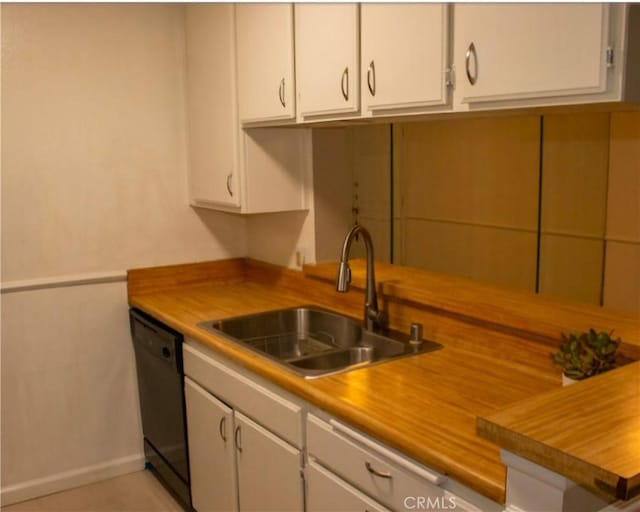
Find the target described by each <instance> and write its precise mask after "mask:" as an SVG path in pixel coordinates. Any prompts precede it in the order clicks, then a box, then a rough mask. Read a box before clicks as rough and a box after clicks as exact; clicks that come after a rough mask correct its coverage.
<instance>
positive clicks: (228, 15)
mask: <svg viewBox="0 0 640 512" xmlns="http://www.w3.org/2000/svg"><path fill="white" fill-rule="evenodd" d="M233 14H234V13H233V5H232V4H189V5H187V6H186V17H185V29H186V50H187V109H188V119H189V170H188V172H189V191H190V196H191V202H192V203H193V204H195V205H198V206H213V207H215V206H223V207H232V208H233V207H238V206H240V193H239V176H238V174H239V168H238V167H239V165H238V152H237V147H238V141H237V139H238V135H239V132H238V128H237V126H238V122H237V113H236V107H235V104H236V82H235V51H234V48H235V42H234V39H235V37H234V23H233ZM221 77H224V78H223V79H221Z"/></svg>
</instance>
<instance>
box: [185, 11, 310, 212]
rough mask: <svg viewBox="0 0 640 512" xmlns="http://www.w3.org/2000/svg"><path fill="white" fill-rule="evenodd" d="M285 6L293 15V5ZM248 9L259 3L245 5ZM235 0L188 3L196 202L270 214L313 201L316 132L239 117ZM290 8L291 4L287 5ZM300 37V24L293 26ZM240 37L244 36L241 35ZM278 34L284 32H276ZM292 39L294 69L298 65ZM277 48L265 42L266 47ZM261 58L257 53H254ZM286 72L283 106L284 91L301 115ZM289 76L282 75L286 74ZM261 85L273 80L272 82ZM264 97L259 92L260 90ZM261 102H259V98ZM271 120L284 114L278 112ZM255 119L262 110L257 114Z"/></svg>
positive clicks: (192, 194)
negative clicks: (247, 123) (250, 124)
mask: <svg viewBox="0 0 640 512" xmlns="http://www.w3.org/2000/svg"><path fill="white" fill-rule="evenodd" d="M260 7H264V8H265V9H266V11H267V12H269V13H273V12H272V10H271V7H277V8H278V9H281V8H284V11H278V12H284V13H285V14H286V13H288V14H289V20H290V21H291V15H292V7H291V5H289V6H288V7H286V6H283V5H282V4H279V5H276V6H272V5H264V6H260ZM237 8H238V9H239V10H240V11H242V12H245V14H246V15H247V16H248V14H249V13H253V10H254V8H255V9H258V7H257V6H251V5H242V6H238V7H237ZM235 9H236V8H235V7H234V5H233V4H224V3H214V4H189V5H187V6H186V17H185V34H186V56H187V116H188V124H189V131H188V141H187V142H188V147H189V164H188V177H189V191H190V200H191V204H192V205H194V206H199V207H205V208H212V209H218V210H227V211H232V212H236V213H267V212H281V211H291V210H303V209H305V208H306V197H305V190H306V187H307V184H308V183H310V182H311V179H310V173H311V166H312V163H311V131H310V130H308V129H284V128H280V129H278V128H251V129H246V130H243V129H242V128H241V127H240V123H239V120H238V100H239V98H238V93H237V88H236V87H237V80H236V68H242V67H243V66H242V65H241V62H242V61H238V60H237V58H238V57H239V55H238V52H236V23H235V16H234V15H235ZM287 9H288V10H287ZM289 28H290V30H289V35H290V37H292V31H291V30H292V26H289ZM239 39H240V38H239ZM276 39H277V38H276ZM291 44H292V40H290V41H289V57H290V62H289V68H290V71H291V70H292V69H293V53H292V51H293V50H292V48H291ZM272 48H273V47H272V46H271V45H270V44H268V43H265V44H264V45H263V50H264V49H272ZM253 60H254V61H255V60H257V59H253ZM276 75H277V76H284V78H285V82H284V84H285V87H284V91H283V92H282V94H283V95H282V96H279V95H278V85H277V84H276V86H275V93H274V95H275V99H276V101H275V103H276V105H275V110H277V109H278V108H280V109H281V110H284V109H283V107H282V106H281V104H280V98H281V97H282V99H283V102H284V103H285V105H288V107H287V108H288V110H289V114H288V116H289V117H292V116H293V112H294V108H293V103H294V101H293V100H294V98H293V93H292V90H293V89H292V87H293V74H292V73H291V72H290V73H289V74H288V75H283V73H281V72H278V73H275V74H272V76H276ZM279 80H281V79H280V78H278V81H279ZM255 84H257V85H259V86H261V87H262V88H265V87H266V81H264V80H257V81H256V82H255ZM245 93H246V91H245ZM249 96H250V97H251V99H252V101H253V100H256V101H258V100H259V98H258V96H257V95H256V97H255V98H254V97H252V96H251V95H249ZM252 105H254V107H255V103H252ZM272 114H273V115H272V117H271V119H275V118H276V113H275V112H274V113H272ZM254 118H255V116H254Z"/></svg>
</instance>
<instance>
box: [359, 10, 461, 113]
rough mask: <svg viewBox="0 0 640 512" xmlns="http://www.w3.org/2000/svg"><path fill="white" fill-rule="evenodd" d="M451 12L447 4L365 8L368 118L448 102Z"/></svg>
mask: <svg viewBox="0 0 640 512" xmlns="http://www.w3.org/2000/svg"><path fill="white" fill-rule="evenodd" d="M448 13H449V7H448V6H447V5H445V4H362V7H361V38H362V39H361V44H362V72H361V81H362V107H363V113H366V112H367V111H372V112H375V111H384V110H391V109H398V108H415V107H429V106H437V105H444V104H446V103H447V101H448V94H447V86H446V77H445V72H446V70H447V68H448V62H447V61H448V37H449V16H448Z"/></svg>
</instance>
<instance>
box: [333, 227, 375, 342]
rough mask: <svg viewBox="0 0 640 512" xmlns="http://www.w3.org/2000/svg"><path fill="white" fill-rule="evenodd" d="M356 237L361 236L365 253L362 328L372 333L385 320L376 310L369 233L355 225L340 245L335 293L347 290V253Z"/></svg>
mask: <svg viewBox="0 0 640 512" xmlns="http://www.w3.org/2000/svg"><path fill="white" fill-rule="evenodd" d="M357 235H362V239H363V241H364V245H365V248H366V251H367V286H366V290H365V302H364V326H365V328H366V329H367V330H369V331H373V330H376V329H381V328H384V325H385V323H386V319H385V316H384V313H383V312H381V311H380V310H379V309H378V295H377V293H376V277H375V273H374V268H373V242H372V240H371V235H370V234H369V232H368V231H367V230H366V229H365V228H364V227H363V226H361V225H360V224H356V225H355V226H353V227H352V228H351V230H350V231H349V232H348V233H347V236H346V237H345V239H344V242H343V243H342V253H341V256H340V264H339V266H338V275H337V276H336V291H338V292H341V293H345V292H347V291H348V290H349V283H350V282H351V268H350V267H349V251H350V250H351V243H352V242H353V239H354V238H355V237H356V236H357Z"/></svg>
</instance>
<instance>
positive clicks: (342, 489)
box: [305, 459, 389, 512]
mask: <svg viewBox="0 0 640 512" xmlns="http://www.w3.org/2000/svg"><path fill="white" fill-rule="evenodd" d="M305 474H306V481H307V512H327V511H332V512H354V511H362V512H364V511H368V512H388V511H389V509H388V508H385V507H383V506H382V505H380V504H379V503H376V502H375V501H373V500H372V499H371V498H369V497H368V496H366V495H365V494H362V493H361V492H360V491H358V490H357V489H355V488H354V487H352V486H351V485H349V484H348V483H346V482H345V481H344V480H342V479H340V478H338V477H337V476H336V475H334V474H333V473H331V472H330V471H328V470H326V469H324V468H323V467H322V466H320V465H319V464H317V463H316V462H315V461H314V460H313V459H312V460H310V461H309V464H308V465H307V468H306V470H305Z"/></svg>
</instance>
